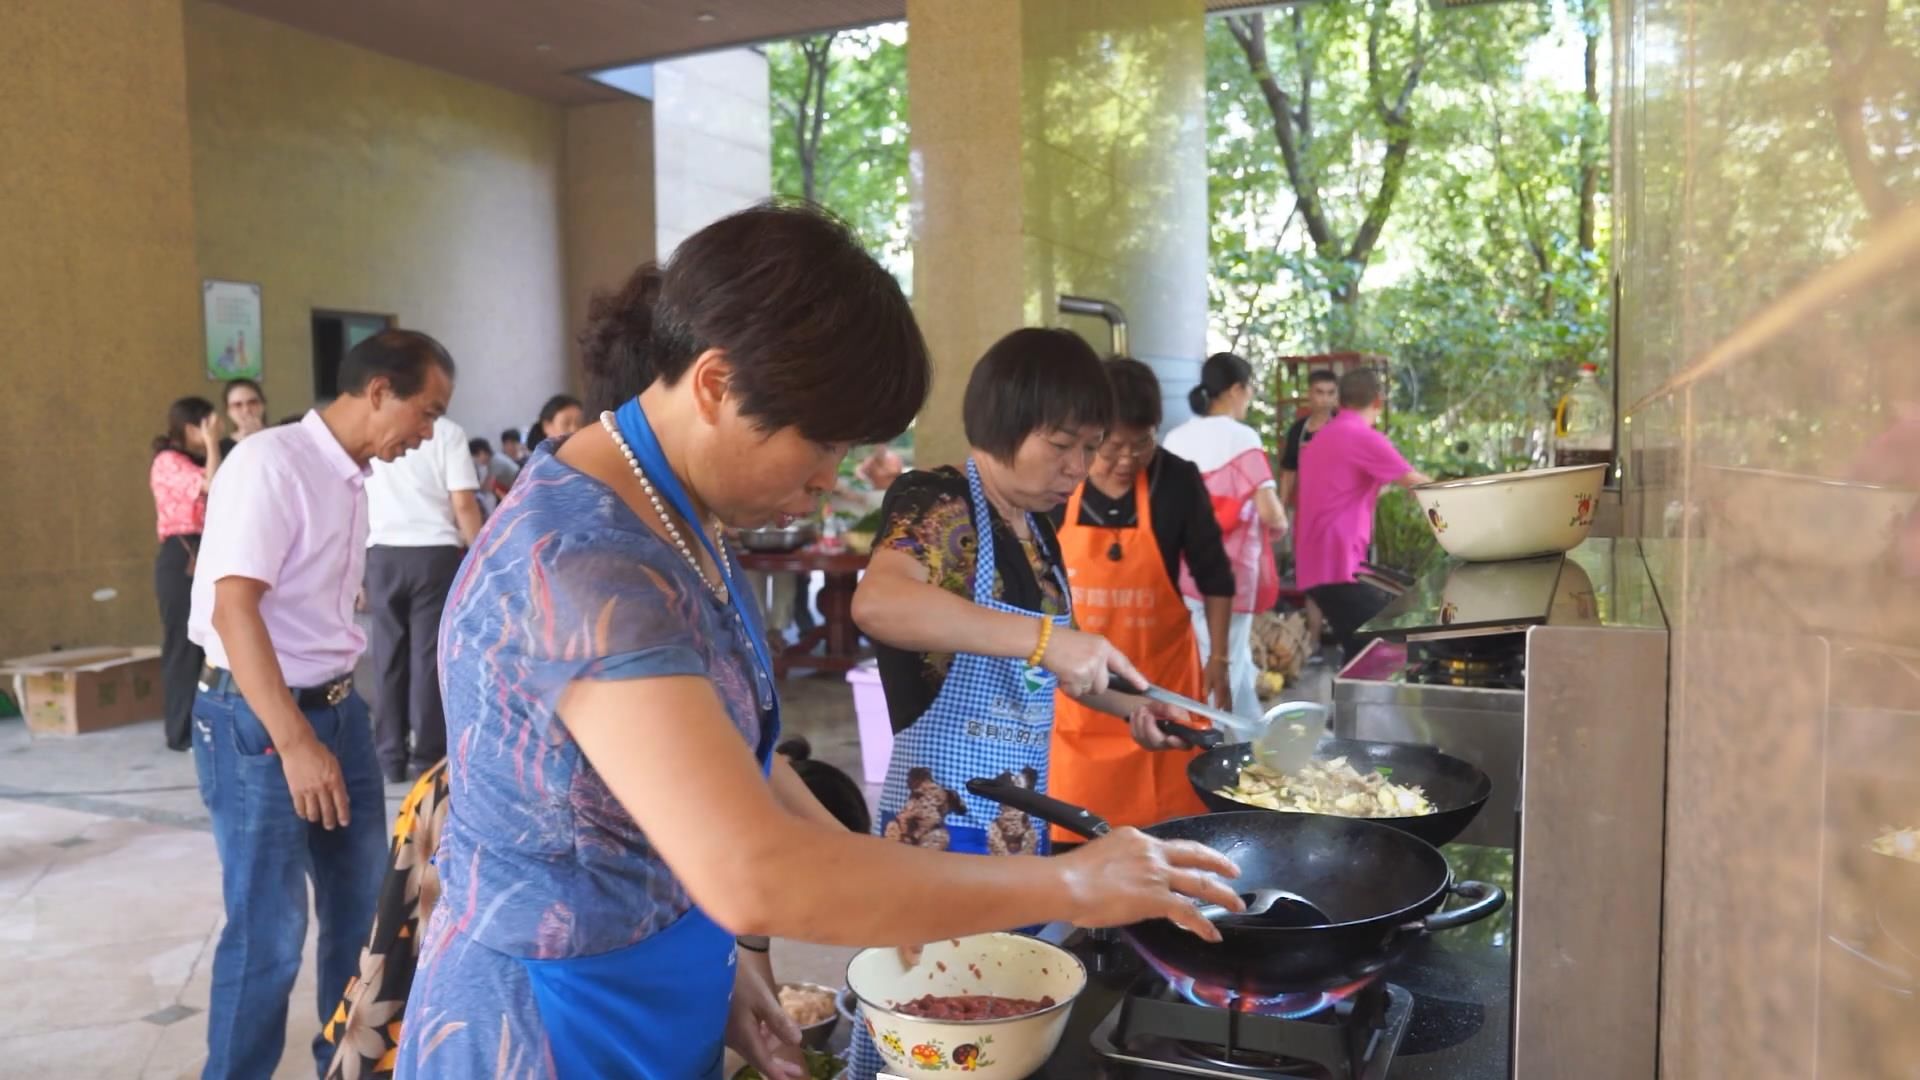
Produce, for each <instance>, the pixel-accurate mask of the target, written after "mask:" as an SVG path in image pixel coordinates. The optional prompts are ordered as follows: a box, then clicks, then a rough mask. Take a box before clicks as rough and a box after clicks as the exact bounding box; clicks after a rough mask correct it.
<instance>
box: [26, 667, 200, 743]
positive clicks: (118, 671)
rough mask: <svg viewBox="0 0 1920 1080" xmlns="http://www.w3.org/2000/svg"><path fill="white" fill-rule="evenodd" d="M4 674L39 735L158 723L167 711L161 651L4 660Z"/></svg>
mask: <svg viewBox="0 0 1920 1080" xmlns="http://www.w3.org/2000/svg"><path fill="white" fill-rule="evenodd" d="M0 675H5V676H8V677H10V678H11V679H12V681H13V685H14V686H15V687H16V688H17V689H16V693H18V694H19V696H21V697H22V698H23V700H22V701H21V702H20V707H21V709H22V710H23V711H24V712H25V714H26V718H27V729H28V730H29V731H31V732H33V733H34V734H36V735H84V734H86V733H87V732H89V731H100V730H102V729H104V728H110V727H119V726H120V725H122V724H137V723H139V722H140V721H142V720H154V719H158V718H159V717H160V715H161V714H162V712H163V711H164V706H163V704H162V701H161V695H160V650H159V649H156V648H152V647H150V646H141V647H136V648H99V649H68V650H66V651H64V652H52V653H42V654H40V655H39V656H22V657H19V658H17V659H13V660H0Z"/></svg>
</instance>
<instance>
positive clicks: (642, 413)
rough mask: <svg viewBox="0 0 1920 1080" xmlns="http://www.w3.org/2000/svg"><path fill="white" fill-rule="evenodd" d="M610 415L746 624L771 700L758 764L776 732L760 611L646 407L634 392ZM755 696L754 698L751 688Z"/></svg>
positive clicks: (758, 675) (767, 761)
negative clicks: (669, 457)
mask: <svg viewBox="0 0 1920 1080" xmlns="http://www.w3.org/2000/svg"><path fill="white" fill-rule="evenodd" d="M614 421H615V422H616V423H617V424H619V426H620V434H621V437H623V438H624V439H626V440H627V446H628V448H629V449H631V450H632V451H633V456H634V457H635V458H636V459H638V461H639V462H640V468H641V469H643V470H645V472H646V474H647V479H648V480H649V481H651V482H652V484H653V489H654V490H655V491H657V492H659V493H660V495H661V496H662V497H664V498H665V499H666V500H667V504H668V505H669V506H672V507H673V510H674V512H675V513H677V514H679V515H680V519H681V520H682V521H685V522H686V523H687V526H688V527H689V528H691V529H692V530H693V533H694V535H695V536H697V537H699V539H700V546H701V547H704V548H706V550H707V554H708V555H711V556H712V557H713V564H714V565H715V566H717V567H719V568H720V578H721V580H722V581H724V582H726V586H727V602H728V603H729V604H731V605H732V606H733V612H734V614H735V615H736V616H738V617H739V619H740V624H741V625H742V626H744V627H745V628H746V631H747V644H748V645H749V646H750V647H752V649H753V661H754V665H755V670H754V677H755V680H756V681H757V682H759V683H761V684H762V685H764V686H766V688H767V690H768V697H769V699H770V700H771V701H772V702H773V705H772V707H771V708H766V709H763V710H762V712H763V714H767V715H770V716H772V717H773V722H772V723H763V724H761V726H760V746H758V747H756V748H755V753H754V756H755V757H757V758H759V759H760V764H761V765H762V766H763V767H766V766H769V765H771V763H772V760H773V759H772V757H771V751H772V749H773V742H774V740H775V739H777V738H779V735H780V724H779V719H778V717H779V698H778V696H777V694H776V693H775V692H774V690H773V658H772V656H771V655H770V654H769V653H768V651H767V634H766V630H765V628H764V627H762V626H761V625H760V612H759V610H758V609H757V608H756V607H755V606H754V605H752V604H749V603H747V602H746V600H745V599H744V598H743V596H742V593H741V590H740V586H739V583H738V581H737V580H736V575H735V574H734V566H733V561H732V560H731V559H729V558H727V557H726V556H725V555H724V554H722V553H721V552H720V549H719V548H717V547H715V546H714V542H713V539H712V538H711V537H709V536H708V535H707V527H706V524H705V523H703V522H702V521H701V520H700V519H699V517H698V515H696V514H695V513H694V511H693V500H692V499H690V498H688V497H687V491H686V488H684V487H682V486H681V485H680V478H679V477H678V476H675V475H674V472H673V468H672V467H671V466H670V465H668V464H667V455H666V451H664V450H662V449H661V448H660V439H659V437H658V436H656V435H654V433H653V425H652V424H650V423H648V422H647V414H646V410H644V409H642V408H640V399H639V398H638V397H633V398H629V399H628V400H627V403H626V404H625V405H622V406H620V408H619V410H618V411H616V412H615V413H614ZM755 700H756V701H758V700H759V694H758V690H757V688H756V692H755Z"/></svg>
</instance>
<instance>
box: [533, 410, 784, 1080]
mask: <svg viewBox="0 0 1920 1080" xmlns="http://www.w3.org/2000/svg"><path fill="white" fill-rule="evenodd" d="M616 419H617V420H618V421H619V425H620V434H621V436H622V437H623V438H625V439H626V441H627V446H628V448H629V449H631V450H632V451H633V454H634V457H635V458H636V459H637V460H638V461H639V463H640V467H641V468H642V469H643V470H645V471H646V474H647V478H648V479H649V480H651V481H652V482H653V486H654V490H655V491H657V492H659V493H660V496H661V497H662V498H664V499H665V500H666V501H667V502H668V503H669V504H670V505H671V506H672V507H673V509H674V511H675V512H677V513H678V514H679V515H680V517H681V519H682V520H684V521H686V522H688V523H689V524H691V525H692V527H693V528H694V529H695V530H696V531H698V532H699V533H700V539H701V542H702V543H703V544H704V545H706V548H707V551H708V553H709V554H711V555H712V556H713V560H714V563H715V565H717V566H718V567H719V568H720V573H721V576H722V577H723V578H724V579H725V580H726V585H727V595H728V599H729V600H730V601H731V605H732V607H733V614H734V618H735V619H736V620H737V621H738V624H739V626H738V629H739V630H740V632H741V633H742V634H743V635H745V637H746V640H747V643H748V644H749V645H750V646H751V647H752V650H753V661H754V695H755V698H756V700H757V701H758V703H759V706H760V744H759V745H758V746H757V747H755V749H754V756H755V757H756V758H757V759H758V760H759V762H760V769H761V772H762V774H765V773H766V771H767V770H768V769H769V768H770V766H771V763H772V760H773V758H772V754H773V746H774V744H775V742H777V741H778V740H779V737H780V703H779V699H778V698H777V697H776V696H775V694H774V686H773V664H772V661H771V659H770V658H769V657H768V655H767V644H766V641H767V638H766V634H765V633H763V632H762V631H761V627H760V615H759V612H758V611H757V610H756V609H755V608H754V606H753V605H752V604H751V603H749V602H748V601H747V600H746V595H747V594H746V593H745V591H744V590H742V589H741V588H740V586H739V584H738V581H739V577H740V571H739V568H738V567H736V566H734V565H733V564H732V563H731V562H729V561H728V560H727V559H726V558H725V557H724V556H723V555H722V554H721V553H720V552H719V551H718V550H716V549H715V547H714V545H713V541H712V540H711V539H709V538H708V537H707V536H706V533H705V530H704V529H703V528H702V527H701V526H700V525H698V524H697V522H698V521H699V519H698V518H697V517H696V516H695V515H694V512H693V504H692V502H691V501H690V500H689V499H688V498H687V493H686V491H685V490H684V489H682V488H681V486H680V482H679V480H678V479H676V478H675V477H674V475H673V470H672V469H670V468H668V467H667V461H666V455H665V454H663V453H662V452H661V450H660V442H659V440H658V439H657V438H655V437H654V433H653V428H652V427H651V425H649V424H648V423H647V417H646V414H645V413H644V412H642V411H641V409H640V402H639V400H638V399H635V400H632V401H629V402H627V403H626V404H625V405H623V406H621V408H620V411H619V412H618V413H617V414H616ZM522 963H523V965H524V967H525V969H526V972H527V977H528V979H529V980H530V981H531V982H532V984H533V996H534V1000H535V1002H536V1003H537V1004H538V1005H539V1008H540V1021H541V1023H542V1024H543V1025H544V1026H545V1027H546V1030H547V1045H548V1047H549V1048H550V1049H551V1052H552V1054H553V1063H554V1069H555V1071H556V1072H557V1074H558V1075H559V1076H560V1077H562V1078H563V1080H601V1078H607V1080H612V1078H622V1080H628V1078H630V1080H717V1078H718V1077H719V1076H720V1072H721V1058H722V1055H723V1054H724V1053H725V1046H724V1041H725V1034H726V1025H727V1010H728V1007H729V1006H730V1004H731V1001H732V995H733V972H734V944H733V935H732V934H731V933H729V932H728V931H727V930H726V929H724V928H722V927H721V926H719V925H718V924H716V923H715V922H714V921H713V920H712V919H710V918H708V917H707V914H706V913H705V912H703V911H701V910H700V908H699V906H698V905H695V906H692V907H689V908H688V909H687V910H686V913H685V914H683V915H681V916H680V918H679V919H678V920H676V921H675V922H674V923H673V925H671V926H668V927H667V928H665V929H664V930H660V931H657V932H655V933H654V934H653V935H652V936H650V937H648V938H646V939H645V940H643V941H640V942H637V943H635V944H633V945H629V946H627V947H626V948H624V949H615V950H613V951H612V952H605V953H600V954H598V955H595V956H581V957H574V958H571V959H567V960H525V961H522Z"/></svg>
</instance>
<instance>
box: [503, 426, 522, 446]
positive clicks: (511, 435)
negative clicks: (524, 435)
mask: <svg viewBox="0 0 1920 1080" xmlns="http://www.w3.org/2000/svg"><path fill="white" fill-rule="evenodd" d="M519 441H520V429H519V428H511V427H510V428H508V429H507V430H505V431H503V432H501V433H500V445H502V446H505V445H506V444H507V443H510V442H519Z"/></svg>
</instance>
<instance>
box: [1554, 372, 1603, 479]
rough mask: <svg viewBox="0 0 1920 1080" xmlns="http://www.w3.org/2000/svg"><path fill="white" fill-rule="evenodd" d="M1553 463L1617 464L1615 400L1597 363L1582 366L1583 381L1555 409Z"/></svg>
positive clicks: (1580, 379)
mask: <svg viewBox="0 0 1920 1080" xmlns="http://www.w3.org/2000/svg"><path fill="white" fill-rule="evenodd" d="M1553 463H1554V464H1555V465H1611V464H1613V403H1612V402H1611V401H1609V400H1608V399H1607V392H1606V391H1605V390H1603V389H1601V387H1600V369H1599V367H1597V366H1596V365H1593V364H1581V365H1580V378H1579V380H1578V381H1576V382H1575V383H1574V384H1573V389H1572V390H1569V391H1567V394H1566V396H1565V397H1563V398H1561V399H1560V404H1559V406H1558V407H1556V408H1555V409H1554V410H1553Z"/></svg>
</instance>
